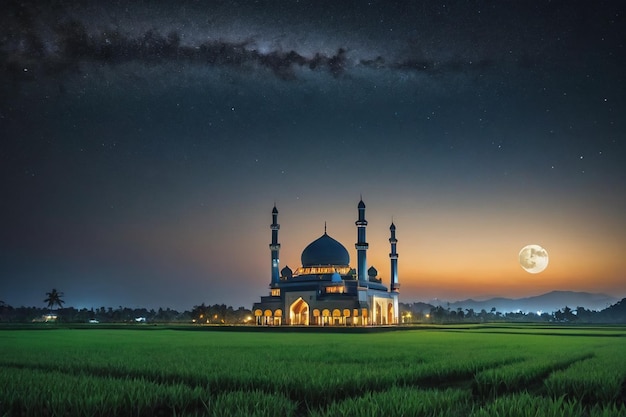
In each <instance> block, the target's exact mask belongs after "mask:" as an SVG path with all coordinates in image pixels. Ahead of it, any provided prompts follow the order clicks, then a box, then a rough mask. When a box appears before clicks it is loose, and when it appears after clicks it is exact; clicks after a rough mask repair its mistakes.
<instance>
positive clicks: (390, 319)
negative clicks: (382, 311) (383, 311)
mask: <svg viewBox="0 0 626 417" xmlns="http://www.w3.org/2000/svg"><path fill="white" fill-rule="evenodd" d="M395 322H396V321H395V320H394V318H393V304H391V303H389V304H387V324H394V323H395Z"/></svg>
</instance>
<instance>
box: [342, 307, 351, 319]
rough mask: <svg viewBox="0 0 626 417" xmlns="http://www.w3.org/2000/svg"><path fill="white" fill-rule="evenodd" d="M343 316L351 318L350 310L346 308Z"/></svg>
mask: <svg viewBox="0 0 626 417" xmlns="http://www.w3.org/2000/svg"><path fill="white" fill-rule="evenodd" d="M343 316H344V317H350V309H349V308H344V309H343Z"/></svg>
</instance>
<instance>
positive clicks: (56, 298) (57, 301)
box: [43, 288, 65, 308]
mask: <svg viewBox="0 0 626 417" xmlns="http://www.w3.org/2000/svg"><path fill="white" fill-rule="evenodd" d="M46 295H47V297H46V299H45V300H43V302H44V303H48V308H52V307H54V306H55V305H56V306H59V308H63V304H65V301H63V299H62V298H61V297H63V293H62V292H58V291H57V290H56V288H53V289H52V291H50V292H47V293H46Z"/></svg>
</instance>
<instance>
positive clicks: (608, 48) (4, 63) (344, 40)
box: [0, 0, 626, 310]
mask: <svg viewBox="0 0 626 417" xmlns="http://www.w3.org/2000/svg"><path fill="white" fill-rule="evenodd" d="M625 9H626V6H625V5H624V3H623V2H621V1H593V2H592V1H586V2H582V1H533V2H520V1H506V0H504V1H493V2H485V1H471V2H470V1H450V2H447V1H446V2H435V1H423V2H422V1H383V0H379V1H360V0H359V1H356V0H352V1H350V0H347V1H341V2H337V1H330V0H320V1H312V0H302V1H296V0H290V1H286V0H272V1H270V0H266V1H263V0H262V1H234V0H216V1H190V0H182V1H177V2H167V1H158V0H157V1H150V2H143V1H130V2H123V1H120V2H98V1H91V0H74V1H59V0H52V1H46V2H43V1H5V2H2V5H0V12H1V13H0V76H1V79H2V81H1V82H0V137H1V139H0V180H1V181H0V192H1V198H0V300H2V301H4V302H5V303H7V304H10V305H13V306H20V305H25V306H31V305H33V306H44V305H45V303H43V301H42V300H43V299H44V298H45V293H46V292H48V291H50V290H51V289H52V288H56V289H58V290H59V291H62V292H64V294H65V297H64V299H65V301H66V305H67V306H75V307H77V308H82V307H87V308H90V307H95V308H98V307H100V306H113V307H117V306H128V307H149V308H157V307H172V308H177V309H181V310H183V309H190V308H191V307H192V306H194V305H198V304H200V303H202V302H205V303H207V304H214V303H225V304H228V305H233V306H240V305H242V306H246V307H251V305H252V303H253V302H255V301H257V300H258V297H259V296H260V295H266V294H267V291H268V287H267V286H268V284H269V281H270V251H269V247H268V244H269V243H270V239H271V233H270V228H269V225H270V223H271V210H272V207H273V206H274V204H276V207H277V208H278V211H279V217H278V222H279V223H280V225H281V229H280V234H279V241H280V243H281V245H282V248H281V252H280V262H281V267H283V266H285V265H288V266H290V267H291V268H292V269H296V268H297V267H298V266H300V254H301V252H302V250H303V249H304V247H305V246H306V245H307V244H308V243H310V242H311V241H313V240H315V239H316V238H318V237H319V236H321V235H322V234H323V233H324V225H325V224H326V227H327V230H328V234H329V235H331V236H332V237H333V238H335V239H337V240H339V241H340V242H341V243H343V245H344V246H345V247H346V248H347V249H348V251H349V252H350V256H351V264H352V266H355V265H356V262H355V261H356V251H355V249H354V243H355V242H356V227H355V225H354V221H355V220H356V219H357V204H358V202H359V199H360V198H361V196H362V198H363V201H364V202H365V204H366V206H367V212H366V218H367V220H368V222H369V225H368V228H367V240H368V242H369V244H370V249H369V251H368V264H369V265H373V266H375V267H376V268H377V269H378V271H379V275H380V277H381V278H382V279H383V282H387V283H388V281H389V257H388V254H389V249H390V248H389V242H388V239H389V225H390V224H391V222H392V220H393V222H394V223H395V225H396V226H397V238H398V253H399V255H400V256H399V281H400V283H401V285H402V287H401V295H400V298H401V301H403V302H411V301H417V300H423V301H426V300H429V299H432V298H440V299H447V300H451V301H453V300H460V299H465V298H470V297H472V298H486V297H491V296H504V297H512V298H517V297H524V296H530V295H537V294H541V293H543V292H548V291H551V290H573V291H589V292H601V293H606V294H609V295H613V296H615V297H624V296H626V273H625V271H626V256H624V254H623V253H624V250H625V249H626V214H625V213H626V185H625V184H626V163H625V162H626V59H625V57H626V48H625V44H626V19H625V16H626V10H625ZM527 244H539V245H541V246H543V247H544V248H545V249H546V250H547V251H548V253H549V256H550V261H549V265H548V268H547V269H546V270H545V271H544V272H542V273H540V274H529V273H527V272H525V271H524V270H523V269H522V268H521V267H520V265H519V263H518V253H519V251H520V249H521V248H522V247H523V246H525V245H527Z"/></svg>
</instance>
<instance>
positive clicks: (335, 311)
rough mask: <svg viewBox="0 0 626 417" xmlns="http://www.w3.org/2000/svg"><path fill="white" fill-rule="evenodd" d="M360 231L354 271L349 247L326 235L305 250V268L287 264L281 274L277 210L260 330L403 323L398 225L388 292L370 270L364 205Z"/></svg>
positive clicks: (259, 308)
mask: <svg viewBox="0 0 626 417" xmlns="http://www.w3.org/2000/svg"><path fill="white" fill-rule="evenodd" d="M355 224H356V227H357V242H356V245H355V247H356V251H357V267H356V270H355V269H353V268H351V267H350V255H349V253H348V251H347V250H346V248H345V247H344V246H343V245H342V244H341V243H339V242H338V241H336V240H335V239H333V238H332V237H330V236H329V235H328V234H327V233H326V230H324V234H323V235H322V236H321V237H320V238H318V239H316V240H314V241H313V242H311V243H310V244H309V245H308V246H307V247H306V248H304V251H302V256H301V261H302V266H301V267H300V268H297V269H296V271H292V270H291V269H290V268H289V267H288V266H285V267H284V268H283V269H282V270H281V271H280V273H279V251H280V243H278V230H279V229H280V225H279V224H278V210H277V209H276V205H274V209H273V210H272V224H271V226H270V228H271V230H272V243H270V245H269V246H270V251H271V253H272V270H271V271H272V273H271V281H270V285H269V288H270V295H268V296H261V301H260V302H258V303H254V305H253V307H252V311H253V312H254V315H255V318H256V323H257V325H260V326H280V325H299V326H368V325H391V324H398V290H399V288H400V284H399V283H398V253H397V252H396V244H397V242H398V240H397V239H396V226H395V225H394V224H393V222H392V223H391V227H390V228H389V231H390V237H389V243H390V245H391V252H390V253H389V258H390V264H391V274H390V282H389V289H388V288H387V287H386V286H385V285H384V284H383V283H382V279H381V278H379V277H378V271H377V270H376V268H374V267H373V266H372V267H370V268H369V269H368V268H367V249H368V244H367V241H366V239H365V229H366V228H367V220H365V204H364V203H363V200H362V199H361V201H359V205H358V219H357V221H356V222H355Z"/></svg>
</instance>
